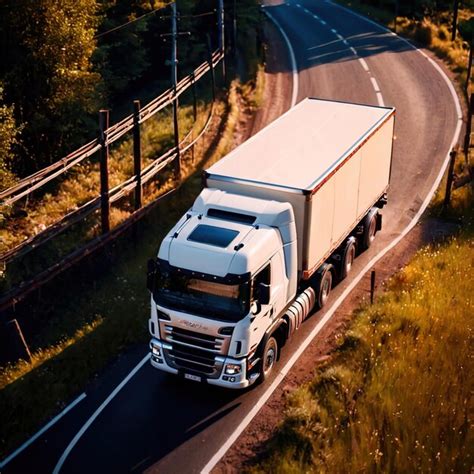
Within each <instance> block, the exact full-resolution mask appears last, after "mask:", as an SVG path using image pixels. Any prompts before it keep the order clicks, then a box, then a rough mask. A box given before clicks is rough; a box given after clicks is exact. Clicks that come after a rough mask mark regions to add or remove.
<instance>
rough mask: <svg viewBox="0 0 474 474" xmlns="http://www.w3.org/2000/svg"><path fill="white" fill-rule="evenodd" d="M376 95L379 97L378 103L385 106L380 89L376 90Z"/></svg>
mask: <svg viewBox="0 0 474 474" xmlns="http://www.w3.org/2000/svg"><path fill="white" fill-rule="evenodd" d="M375 95H376V97H377V103H378V104H379V105H380V107H385V102H384V101H383V97H382V93H381V92H380V91H379V92H376V93H375Z"/></svg>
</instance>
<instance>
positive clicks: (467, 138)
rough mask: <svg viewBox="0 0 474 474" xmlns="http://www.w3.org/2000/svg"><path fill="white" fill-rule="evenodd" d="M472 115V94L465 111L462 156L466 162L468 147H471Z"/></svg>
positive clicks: (473, 97)
mask: <svg viewBox="0 0 474 474" xmlns="http://www.w3.org/2000/svg"><path fill="white" fill-rule="evenodd" d="M473 115H474V93H472V94H471V97H470V100H469V104H468V110H467V123H466V135H465V136H464V156H465V157H466V161H467V160H468V159H469V156H468V153H469V146H470V145H471V132H472V116H473Z"/></svg>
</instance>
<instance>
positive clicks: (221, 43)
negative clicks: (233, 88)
mask: <svg viewBox="0 0 474 474" xmlns="http://www.w3.org/2000/svg"><path fill="white" fill-rule="evenodd" d="M217 29H218V30H219V33H218V38H219V40H218V46H219V51H220V52H221V53H222V54H223V55H225V36H224V0H219V8H218V12H217ZM222 74H223V77H224V84H225V83H226V67H225V56H223V57H222Z"/></svg>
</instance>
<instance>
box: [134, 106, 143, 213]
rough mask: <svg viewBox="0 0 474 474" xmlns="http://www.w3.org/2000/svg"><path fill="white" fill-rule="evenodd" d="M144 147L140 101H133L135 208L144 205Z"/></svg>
mask: <svg viewBox="0 0 474 474" xmlns="http://www.w3.org/2000/svg"><path fill="white" fill-rule="evenodd" d="M141 172H142V149H141V143H140V101H139V100H134V101H133V174H134V175H135V176H136V180H137V183H136V186H135V199H134V201H135V202H134V204H135V210H136V211H138V209H140V208H141V207H142V176H141Z"/></svg>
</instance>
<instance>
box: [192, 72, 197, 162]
mask: <svg viewBox="0 0 474 474" xmlns="http://www.w3.org/2000/svg"><path fill="white" fill-rule="evenodd" d="M191 84H192V88H191V89H192V92H193V118H194V121H193V127H192V129H191V141H192V142H193V141H194V125H195V124H196V120H197V98H196V79H195V77H194V72H193V73H192V76H191ZM191 157H192V162H193V164H194V144H193V146H192V147H191Z"/></svg>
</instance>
